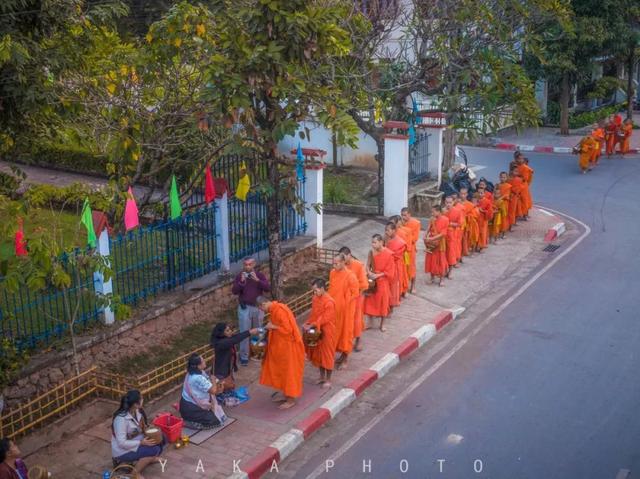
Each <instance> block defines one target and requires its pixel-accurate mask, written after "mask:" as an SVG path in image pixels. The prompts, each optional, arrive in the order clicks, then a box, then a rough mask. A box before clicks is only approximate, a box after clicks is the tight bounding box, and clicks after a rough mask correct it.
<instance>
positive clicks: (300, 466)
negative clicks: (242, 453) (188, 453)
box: [271, 148, 640, 479]
mask: <svg viewBox="0 0 640 479" xmlns="http://www.w3.org/2000/svg"><path fill="white" fill-rule="evenodd" d="M468 154H469V157H470V161H471V162H472V163H475V164H479V165H485V166H486V168H485V169H483V170H482V171H481V174H482V175H483V176H487V177H488V178H494V177H496V176H497V173H498V172H499V171H500V170H501V169H504V168H505V167H506V165H507V163H508V161H509V159H510V154H509V153H505V152H498V151H491V150H481V149H471V148H469V149H468ZM529 158H530V160H531V165H532V166H533V168H535V171H536V174H535V180H534V185H533V195H534V198H535V200H536V202H538V203H540V204H542V205H545V206H548V207H551V208H554V209H557V210H560V211H563V212H565V213H567V214H569V215H572V216H574V217H575V218H577V219H579V220H581V221H583V222H584V223H586V224H587V225H588V226H589V227H590V228H591V234H590V235H589V236H587V237H586V238H585V239H584V241H582V242H581V243H580V244H579V245H578V246H577V247H576V248H575V249H574V250H573V251H571V252H570V253H568V254H567V255H566V256H564V257H563V258H562V259H561V260H559V261H558V263H557V264H556V265H555V266H553V267H552V268H551V269H550V270H549V271H548V272H547V273H545V274H544V275H543V276H542V277H541V279H540V280H538V281H537V282H535V283H534V284H533V285H532V286H531V287H530V288H528V289H527V290H526V291H525V292H524V293H523V294H522V295H521V296H519V297H518V298H517V299H516V300H515V301H514V302H513V303H511V304H510V305H509V306H507V307H506V308H505V309H504V310H503V311H502V312H501V313H500V314H499V315H497V316H496V317H495V318H494V319H493V320H491V321H490V322H487V323H486V325H484V327H482V328H481V329H477V330H476V331H474V333H475V334H470V331H471V330H472V329H473V328H477V326H470V327H467V326H469V325H477V324H479V323H480V322H481V320H482V319H484V318H483V317H479V315H484V317H486V314H487V313H486V312H484V311H470V312H469V313H468V314H466V315H465V316H466V318H465V319H463V320H462V321H461V322H460V323H459V324H454V326H453V329H452V330H451V331H450V332H447V334H444V335H441V337H442V339H440V340H439V341H438V343H436V344H435V345H434V347H433V348H432V349H431V350H430V351H425V352H420V353H418V354H417V355H416V357H415V358H414V359H411V360H409V361H408V362H407V363H406V364H404V365H403V366H402V367H403V369H401V373H400V375H397V376H396V377H394V378H385V379H383V380H382V381H380V382H379V384H377V385H375V387H374V388H373V389H372V390H371V391H370V392H368V393H365V395H364V396H363V397H362V398H361V399H360V400H359V401H357V402H356V404H355V405H353V406H351V407H350V408H349V410H348V411H347V412H343V413H342V416H341V418H340V420H338V421H333V422H332V423H331V424H330V425H329V426H328V427H325V428H323V429H322V430H320V431H319V432H318V434H317V437H313V438H311V440H310V441H308V442H306V443H305V444H304V445H303V446H302V447H301V448H300V449H299V450H298V451H296V452H295V453H294V454H293V455H292V456H291V457H290V458H288V459H287V460H286V461H285V462H284V463H283V465H282V467H281V468H280V471H281V472H280V474H278V475H276V474H271V476H272V477H287V478H289V477H292V478H293V477H295V478H303V477H307V478H310V477H327V478H351V477H367V478H395V477H408V478H432V477H433V478H440V477H442V478H473V477H491V478H505V479H522V478H532V479H534V478H535V479H538V478H540V479H554V478H558V479H574V478H575V479H590V478H594V479H596V478H597V479H608V478H611V479H614V478H625V477H626V478H640V446H639V445H640V415H639V414H638V405H639V404H640V381H638V371H640V354H639V353H638V350H639V348H638V345H639V344H640V321H639V319H640V314H639V313H638V310H639V309H640V308H639V306H640V274H639V273H638V272H639V271H640V257H639V255H638V247H639V246H640V221H639V217H640V199H639V192H640V188H639V187H638V184H637V182H638V178H639V177H640V159H639V158H637V157H635V158H632V159H625V160H611V161H607V160H606V159H605V160H603V164H602V165H601V166H600V167H599V168H597V169H596V170H594V171H593V172H591V173H589V174H587V175H580V174H578V172H577V165H576V158H575V157H574V156H571V155H536V154H530V155H529ZM559 253H560V251H559ZM496 306H497V305H494V306H493V308H494V309H495V307H496ZM465 328H466V329H465ZM463 338H468V339H467V340H466V341H465V340H464V339H463ZM456 344H457V346H456V347H457V348H458V349H457V351H456V352H454V353H453V354H452V355H451V356H450V357H448V356H449V355H450V354H451V351H452V348H453V347H454V346H455V345H456ZM394 400H395V403H397V404H395V403H394V402H393V401H394ZM328 458H329V459H331V460H334V463H335V466H334V467H333V468H332V469H331V470H330V471H329V472H328V473H324V472H323V471H322V466H323V465H325V464H326V462H325V461H326V460H327V459H328ZM439 460H444V461H445V462H439ZM363 461H366V462H365V463H364V464H365V465H370V466H371V472H370V473H369V472H368V473H366V474H365V473H363ZM368 461H371V462H370V463H369V462H368ZM402 461H406V462H402ZM440 466H442V472H440ZM474 466H475V468H476V470H480V469H482V472H480V473H477V472H475V471H474ZM407 467H408V470H407V472H406V473H405V474H402V473H401V468H407ZM625 470H630V471H631V472H630V474H627V473H626V472H625Z"/></svg>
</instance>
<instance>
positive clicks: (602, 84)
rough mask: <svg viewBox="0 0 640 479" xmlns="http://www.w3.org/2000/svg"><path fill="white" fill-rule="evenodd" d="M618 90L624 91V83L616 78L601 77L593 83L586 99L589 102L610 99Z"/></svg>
mask: <svg viewBox="0 0 640 479" xmlns="http://www.w3.org/2000/svg"><path fill="white" fill-rule="evenodd" d="M618 89H622V90H626V85H625V82H624V81H622V80H620V79H619V78H616V77H602V78H599V79H598V80H597V81H596V82H595V84H594V85H593V87H592V88H591V91H590V92H589V93H588V94H587V98H589V99H591V100H599V99H603V98H610V97H611V96H612V95H613V94H614V93H615V92H616V91H617V90H618Z"/></svg>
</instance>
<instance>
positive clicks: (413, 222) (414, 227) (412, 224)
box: [405, 218, 422, 279]
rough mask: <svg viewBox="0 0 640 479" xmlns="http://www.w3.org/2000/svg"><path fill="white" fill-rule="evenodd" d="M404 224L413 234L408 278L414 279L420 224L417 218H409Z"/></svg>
mask: <svg viewBox="0 0 640 479" xmlns="http://www.w3.org/2000/svg"><path fill="white" fill-rule="evenodd" d="M405 226H406V227H407V228H409V229H410V230H411V233H412V234H413V244H412V246H411V249H410V250H409V261H410V264H409V279H414V278H415V277H416V257H417V255H418V241H420V230H421V229H422V225H421V224H420V221H418V220H417V219H415V218H411V219H409V221H407V224H406V225H405Z"/></svg>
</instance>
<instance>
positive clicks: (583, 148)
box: [577, 135, 598, 174]
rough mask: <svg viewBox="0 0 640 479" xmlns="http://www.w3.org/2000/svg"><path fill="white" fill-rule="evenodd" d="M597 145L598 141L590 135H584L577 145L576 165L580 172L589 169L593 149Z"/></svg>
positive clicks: (583, 172)
mask: <svg viewBox="0 0 640 479" xmlns="http://www.w3.org/2000/svg"><path fill="white" fill-rule="evenodd" d="M597 147H598V142H597V141H596V140H595V138H593V137H592V136H590V135H587V136H585V137H584V138H583V139H582V140H580V143H579V144H578V147H577V153H578V155H579V156H578V166H579V167H580V171H582V174H585V173H586V172H587V171H589V170H591V158H592V156H593V150H594V149H596V148H597Z"/></svg>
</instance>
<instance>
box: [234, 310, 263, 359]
mask: <svg viewBox="0 0 640 479" xmlns="http://www.w3.org/2000/svg"><path fill="white" fill-rule="evenodd" d="M263 319H264V313H263V312H262V311H261V310H260V309H258V308H257V307H256V306H249V305H246V306H245V307H244V309H242V307H241V306H238V324H239V325H240V332H241V333H242V332H243V331H248V330H250V329H252V328H259V327H261V326H262V321H263ZM248 360H249V339H245V340H244V341H242V342H241V343H240V361H248Z"/></svg>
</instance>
